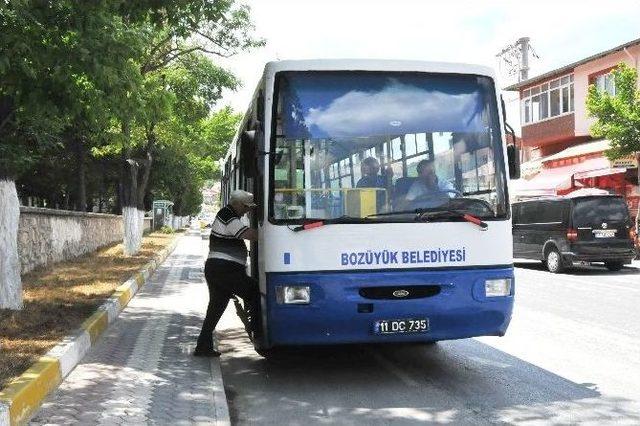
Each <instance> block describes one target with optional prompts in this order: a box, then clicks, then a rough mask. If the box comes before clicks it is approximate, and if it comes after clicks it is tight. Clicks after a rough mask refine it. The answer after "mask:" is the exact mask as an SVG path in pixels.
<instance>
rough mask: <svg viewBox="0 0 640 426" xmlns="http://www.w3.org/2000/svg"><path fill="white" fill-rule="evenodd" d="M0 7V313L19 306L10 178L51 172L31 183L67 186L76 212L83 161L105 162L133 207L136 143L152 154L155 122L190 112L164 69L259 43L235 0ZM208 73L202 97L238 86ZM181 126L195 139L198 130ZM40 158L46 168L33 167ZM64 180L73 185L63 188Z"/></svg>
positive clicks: (13, 1) (113, 0)
mask: <svg viewBox="0 0 640 426" xmlns="http://www.w3.org/2000/svg"><path fill="white" fill-rule="evenodd" d="M1 3H2V4H0V81H1V82H2V85H0V308H3V307H8V308H19V307H20V306H21V294H22V291H21V286H20V267H19V262H18V258H17V245H16V239H17V238H16V236H17V223H18V216H19V206H18V198H17V192H16V187H15V179H16V178H20V177H22V176H24V179H23V181H24V183H25V185H24V186H26V184H28V183H29V182H30V181H31V182H33V181H34V180H35V176H42V177H43V178H47V179H50V180H51V181H52V182H51V183H50V185H45V184H42V182H38V184H39V185H36V186H38V187H39V188H37V189H38V191H39V193H40V194H42V196H43V197H48V198H50V197H52V198H53V199H59V198H60V197H63V198H64V199H65V200H66V202H67V203H68V201H69V197H68V193H69V192H70V191H73V192H75V195H74V197H75V204H76V205H77V208H79V209H84V208H85V207H86V206H87V198H88V195H87V192H88V189H87V182H85V179H86V170H87V168H88V167H89V165H88V164H101V165H102V166H103V167H102V169H104V170H105V175H106V174H107V170H108V171H109V172H108V173H112V171H113V167H111V166H105V164H111V165H113V164H118V163H114V161H117V162H119V164H120V166H119V168H120V171H121V174H120V185H119V187H124V188H125V191H124V194H122V193H121V194H120V197H119V199H120V200H121V202H122V203H123V204H125V205H127V203H129V205H131V206H133V207H136V206H137V205H139V204H140V203H139V199H140V193H144V192H145V191H144V190H142V191H139V190H138V182H139V179H140V181H141V183H142V187H143V189H144V187H145V186H146V185H145V184H144V181H145V179H148V173H149V170H150V168H151V160H150V159H149V157H148V155H146V156H145V148H144V144H145V143H146V144H149V142H150V141H151V145H152V146H151V147H150V149H148V150H146V151H147V152H149V153H151V152H153V145H154V144H156V143H157V138H158V136H157V135H158V133H159V131H158V129H159V128H160V127H162V126H164V125H168V123H173V122H179V120H178V118H177V117H178V116H179V115H180V114H186V111H188V108H187V105H179V104H180V103H181V102H183V100H182V99H180V98H179V97H178V96H176V92H175V91H172V90H173V89H174V88H177V87H178V85H175V84H174V86H170V87H169V86H167V84H166V79H167V77H168V76H167V74H169V71H173V70H169V69H170V68H172V67H174V66H176V64H177V63H178V62H179V61H182V62H184V61H189V60H190V58H193V57H194V56H197V55H198V54H200V55H203V54H205V53H206V54H210V55H213V56H215V55H217V56H230V55H233V54H235V53H237V52H239V51H241V50H245V49H249V48H253V47H256V46H260V45H262V44H263V43H264V42H263V41H262V40H260V39H256V38H254V37H252V36H251V33H252V31H253V27H252V24H251V22H250V17H249V9H248V8H246V7H245V6H242V5H240V6H238V5H236V4H235V2H234V1H233V0H220V1H215V2H210V1H205V2H203V1H196V0H139V1H135V2H132V1H127V0H96V1H82V0H5V1H4V2H1ZM202 59H203V57H202V56H200V59H199V60H202ZM205 59H206V58H205ZM201 65H202V66H200V67H196V68H197V70H200V71H202V70H204V71H207V67H209V71H213V70H214V69H213V68H212V67H213V63H212V62H211V61H210V60H209V61H208V62H207V63H205V62H202V64H201ZM215 71H217V74H216V73H212V72H209V73H208V74H207V73H206V72H205V75H203V76H200V77H202V78H203V79H204V81H205V83H204V84H203V85H202V86H201V88H202V87H204V88H205V92H204V95H207V93H206V87H209V88H211V90H213V94H214V95H215V94H217V93H218V91H219V90H220V88H221V87H230V86H233V84H236V82H234V83H233V84H227V83H224V82H223V79H222V80H221V78H222V77H221V76H223V74H224V73H222V72H220V71H221V70H220V69H219V68H216V69H215ZM212 74H216V75H217V76H218V80H217V81H218V84H217V86H216V87H214V85H213V84H208V85H207V83H206V81H207V78H208V77H211V76H212ZM169 77H170V76H169ZM228 77H229V75H228V74H226V75H224V78H228ZM229 81H230V80H229ZM174 83H175V81H174ZM201 95H202V93H200V94H199V95H196V97H197V96H201ZM216 96H218V97H219V95H216ZM205 97H206V96H205ZM213 98H215V96H212V95H211V94H209V95H208V100H209V102H211V104H209V105H206V102H205V103H204V105H203V103H202V102H200V103H197V102H196V103H195V104H193V105H191V106H193V107H197V108H201V109H202V111H204V112H203V114H204V115H206V111H208V108H210V107H211V106H212V104H213V102H214V100H212V99H213ZM186 101H187V103H188V101H189V99H187V100H186ZM181 126H183V127H184V128H185V129H186V130H189V131H191V132H195V133H196V134H197V132H196V130H197V129H198V127H197V126H195V127H194V126H193V125H191V124H189V123H181ZM194 129H195V130H194ZM198 131H199V130H198ZM114 146H119V147H121V148H120V149H119V150H118V149H114ZM96 154H100V155H96ZM94 156H97V158H93V157H94ZM56 160H58V161H56ZM60 160H62V161H60ZM145 161H148V163H145ZM69 163H71V164H74V163H75V165H76V167H72V169H74V170H73V171H72V172H71V171H70V170H67V169H68V164H69ZM43 164H44V165H49V166H50V167H51V169H49V170H41V169H39V168H38V167H39V166H40V165H43ZM145 164H148V165H147V166H146V168H145ZM141 165H142V168H143V173H141V175H140V176H138V173H137V172H138V170H139V169H140V167H141ZM27 171H28V172H29V173H28V174H26V173H25V172H27ZM145 176H146V177H145ZM125 177H127V179H125ZM61 180H64V181H65V182H64V183H62V182H60V181H61ZM72 180H75V181H77V182H78V183H77V184H76V183H74V184H69V182H70V181H72ZM105 180H106V179H104V178H103V179H102V184H104V181H105ZM123 183H127V184H125V185H123ZM25 190H26V188H25ZM32 190H33V188H32ZM53 193H64V194H63V195H62V196H59V195H51V194H53ZM125 195H127V196H125ZM140 234H141V233H140Z"/></svg>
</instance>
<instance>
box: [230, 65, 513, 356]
mask: <svg viewBox="0 0 640 426" xmlns="http://www.w3.org/2000/svg"><path fill="white" fill-rule="evenodd" d="M498 99H499V95H498V92H497V88H496V83H495V79H494V75H493V72H492V70H491V69H489V68H486V67H482V66H475V65H463V64H445V63H432V62H417V61H380V60H304V61H279V62H271V63H268V64H267V65H266V66H265V69H264V73H263V76H262V79H261V81H260V83H259V85H258V87H257V89H256V91H255V94H254V97H253V100H252V102H251V105H250V107H249V109H248V110H247V112H246V114H245V116H244V120H243V121H242V123H241V127H240V129H239V131H238V133H237V135H236V137H235V139H234V141H233V143H232V144H231V146H230V149H229V152H228V154H227V156H226V158H225V159H224V170H223V179H222V201H223V202H226V201H227V199H228V195H229V193H230V192H231V191H232V190H233V189H244V190H247V191H250V192H253V193H254V194H255V195H256V199H257V200H258V203H259V207H258V209H257V210H256V211H255V213H254V214H252V215H251V217H250V221H251V222H252V224H253V226H255V227H257V229H258V231H259V239H258V241H257V242H255V243H252V245H251V247H250V261H249V263H248V267H247V268H248V273H249V274H250V275H251V276H253V277H255V278H257V279H258V281H259V287H260V295H261V308H262V312H261V318H262V321H261V323H262V330H260V331H259V332H255V333H254V337H255V339H254V344H255V346H256V348H257V349H258V350H259V352H261V353H265V352H267V351H268V350H269V349H270V348H274V347H278V346H292V345H296V346H297V345H331V344H348V343H380V342H434V341H438V340H446V339H460V338H467V337H473V336H485V335H497V336H501V335H503V334H504V333H505V332H506V330H507V327H508V325H509V321H510V319H511V312H512V308H513V300H514V275H513V262H512V240H511V238H512V237H511V235H512V234H511V219H510V208H509V197H508V185H507V183H508V178H509V174H511V176H512V177H515V175H517V173H518V161H517V157H518V156H517V151H516V149H515V147H514V146H513V145H509V146H507V143H506V140H505V131H503V129H505V126H506V123H505V122H504V115H503V114H504V109H503V105H502V104H500V103H499V102H498Z"/></svg>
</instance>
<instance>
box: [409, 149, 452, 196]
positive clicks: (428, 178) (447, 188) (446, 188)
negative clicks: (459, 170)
mask: <svg viewBox="0 0 640 426" xmlns="http://www.w3.org/2000/svg"><path fill="white" fill-rule="evenodd" d="M416 170H417V172H418V178H417V179H416V180H415V181H414V182H413V184H412V185H411V187H409V191H407V195H406V196H405V199H406V201H407V202H408V203H407V204H411V202H412V201H415V200H417V199H419V198H420V197H424V196H426V195H431V194H433V195H437V194H438V193H446V194H447V195H448V196H449V197H453V196H454V195H455V189H454V187H453V185H451V183H450V182H448V181H446V180H441V179H438V176H437V175H436V168H435V163H434V161H433V160H431V159H425V160H422V161H420V162H419V163H418V164H417V166H416Z"/></svg>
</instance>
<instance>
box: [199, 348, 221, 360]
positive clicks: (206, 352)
mask: <svg viewBox="0 0 640 426" xmlns="http://www.w3.org/2000/svg"><path fill="white" fill-rule="evenodd" d="M193 356H205V357H210V358H217V357H219V356H220V352H218V351H216V350H215V349H196V350H195V351H193Z"/></svg>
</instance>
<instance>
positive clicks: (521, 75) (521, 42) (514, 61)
mask: <svg viewBox="0 0 640 426" xmlns="http://www.w3.org/2000/svg"><path fill="white" fill-rule="evenodd" d="M529 41H530V39H529V37H520V38H519V39H518V40H517V41H516V42H515V43H512V44H510V45H508V46H506V47H505V48H504V49H502V50H501V51H500V52H499V53H498V54H497V55H496V57H497V58H498V61H499V64H500V65H501V68H502V65H503V64H504V65H505V66H506V68H507V74H508V75H509V76H514V75H517V76H518V82H521V81H524V80H527V79H528V78H529V52H531V54H532V55H533V57H534V58H538V55H537V54H536V52H535V51H534V50H533V48H532V47H531V44H530V43H529Z"/></svg>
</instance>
